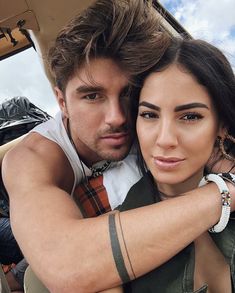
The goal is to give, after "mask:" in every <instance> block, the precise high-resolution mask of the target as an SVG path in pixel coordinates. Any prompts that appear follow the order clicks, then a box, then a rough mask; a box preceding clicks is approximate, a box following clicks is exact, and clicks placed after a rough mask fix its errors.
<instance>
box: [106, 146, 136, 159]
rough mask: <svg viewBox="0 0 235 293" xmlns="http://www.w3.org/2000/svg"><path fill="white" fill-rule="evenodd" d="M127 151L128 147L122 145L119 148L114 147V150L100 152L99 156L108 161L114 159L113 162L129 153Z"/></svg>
mask: <svg viewBox="0 0 235 293" xmlns="http://www.w3.org/2000/svg"><path fill="white" fill-rule="evenodd" d="M129 151H130V147H128V148H127V147H125V148H124V147H122V148H119V149H114V150H109V151H107V152H102V155H101V157H102V158H103V159H104V160H108V161H114V162H116V161H121V160H123V159H124V158H125V157H126V156H127V155H128V154H129Z"/></svg>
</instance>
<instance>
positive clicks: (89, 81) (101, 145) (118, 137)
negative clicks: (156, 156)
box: [57, 58, 132, 165]
mask: <svg viewBox="0 0 235 293" xmlns="http://www.w3.org/2000/svg"><path fill="white" fill-rule="evenodd" d="M57 98H58V101H59V105H60V108H61V110H62V112H63V114H64V117H65V122H66V120H67V119H69V123H70V129H71V135H72V138H73V140H74V143H75V145H76V148H77V150H78V152H79V154H80V155H81V158H82V159H83V161H84V162H85V163H86V164H87V165H91V164H93V163H95V162H98V161H100V160H104V159H106V160H112V161H117V160H121V159H123V158H124V157H125V156H126V155H127V153H128V152H129V150H130V147H131V143H132V131H131V123H130V122H131V115H130V99H129V95H128V76H127V75H126V74H125V72H123V71H122V70H121V69H120V67H119V66H118V65H117V64H116V63H115V62H114V61H112V60H111V59H103V58H102V59H101V58H100V59H93V60H91V62H90V65H89V67H88V66H87V65H84V66H83V67H81V68H80V69H79V70H78V71H77V72H76V74H75V75H74V76H73V77H72V78H71V79H70V80H69V81H68V83H67V86H66V90H65V96H64V95H63V93H62V92H61V91H60V90H59V89H57ZM66 118H67V119H66ZM65 126H66V123H65Z"/></svg>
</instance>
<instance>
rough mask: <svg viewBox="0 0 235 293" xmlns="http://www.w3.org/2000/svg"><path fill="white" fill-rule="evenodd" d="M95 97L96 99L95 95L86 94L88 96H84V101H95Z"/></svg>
mask: <svg viewBox="0 0 235 293" xmlns="http://www.w3.org/2000/svg"><path fill="white" fill-rule="evenodd" d="M97 97H98V95H97V93H93V94H88V95H86V96H84V99H86V100H91V101H92V100H95V99H97Z"/></svg>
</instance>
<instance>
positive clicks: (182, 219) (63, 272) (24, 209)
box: [3, 134, 221, 293]
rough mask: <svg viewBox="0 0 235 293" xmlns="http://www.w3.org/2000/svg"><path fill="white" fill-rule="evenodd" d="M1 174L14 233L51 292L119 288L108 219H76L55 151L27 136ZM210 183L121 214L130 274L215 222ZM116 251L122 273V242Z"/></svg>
mask: <svg viewBox="0 0 235 293" xmlns="http://www.w3.org/2000/svg"><path fill="white" fill-rule="evenodd" d="M33 145H37V151H35V149H34V147H33ZM3 177H4V182H5V184H6V188H7V190H8V192H9V194H10V206H11V219H12V227H13V231H14V233H15V236H16V238H17V240H18V242H19V244H20V246H21V248H22V250H23V253H24V254H25V256H26V258H27V260H28V261H29V263H30V264H31V266H32V268H33V270H34V271H35V272H36V274H37V275H38V276H39V278H40V279H41V280H42V281H43V282H44V283H45V285H46V286H47V287H48V289H49V290H50V291H51V292H56V293H60V292H61V293H63V292H66V293H67V292H98V291H101V290H104V289H107V288H112V287H114V286H116V285H118V284H120V282H121V281H120V277H119V275H118V273H117V270H116V267H115V263H114V260H113V255H112V249H111V245H110V238H109V228H108V216H107V215H104V216H103V217H98V218H92V219H82V216H81V213H80V212H79V210H78V208H77V206H76V204H75V203H74V202H73V201H72V199H71V197H70V196H69V192H70V191H71V186H72V182H73V174H72V169H71V167H70V165H69V163H68V161H67V159H66V158H65V156H64V155H63V153H62V151H61V150H59V147H58V146H56V145H55V144H53V143H52V142H49V141H47V140H46V139H39V138H38V136H37V135H35V134H33V135H29V136H28V137H27V138H26V139H25V140H24V142H22V143H20V144H19V145H18V146H17V147H16V148H15V149H13V150H12V151H10V152H9V153H8V154H7V156H6V157H5V159H4V163H3ZM209 185H210V186H209ZM209 185H208V186H205V187H202V188H201V189H200V190H197V191H192V192H190V193H189V194H188V195H187V196H181V197H179V198H175V199H172V200H170V201H165V202H161V203H158V204H155V205H151V206H148V207H143V208H139V209H136V210H131V211H127V212H123V213H121V220H122V227H123V233H124V237H125V242H126V245H127V248H128V252H129V255H130V259H131V262H132V265H133V269H134V271H135V274H136V276H140V275H142V274H144V273H146V272H148V271H150V270H152V269H153V268H155V267H157V266H159V265H161V264H162V263H163V262H165V261H167V260H168V259H169V258H171V257H172V256H173V255H175V254H176V253H177V252H178V251H180V250H181V249H182V248H183V247H185V246H186V245H188V244H189V243H190V242H192V241H193V240H194V239H195V238H196V237H198V236H199V235H200V234H201V233H202V232H204V231H206V230H207V229H208V228H209V227H211V226H212V225H213V224H215V223H216V222H217V221H218V219H219V217H220V213H221V199H220V194H219V192H218V189H217V187H216V186H215V185H214V184H209ZM118 233H119V235H120V231H119V227H118ZM120 239H121V237H120ZM121 248H122V252H123V257H124V259H125V263H126V266H127V268H128V260H127V256H126V254H125V249H124V247H123V243H122V242H121Z"/></svg>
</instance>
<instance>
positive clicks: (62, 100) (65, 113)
mask: <svg viewBox="0 0 235 293" xmlns="http://www.w3.org/2000/svg"><path fill="white" fill-rule="evenodd" d="M54 90H55V95H56V99H57V102H58V105H59V107H60V110H61V112H62V113H63V116H64V117H68V111H67V106H66V100H65V95H64V93H63V92H62V90H60V89H59V88H58V87H55V88H54Z"/></svg>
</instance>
